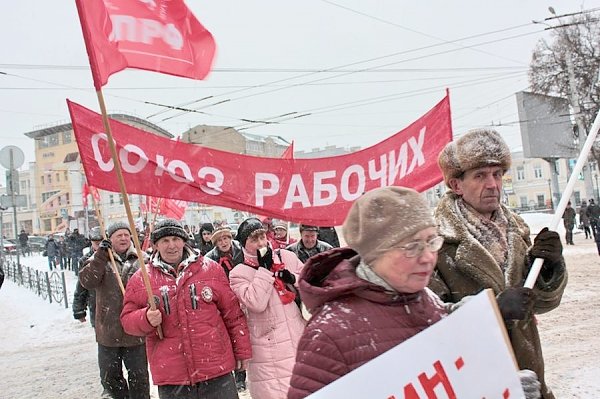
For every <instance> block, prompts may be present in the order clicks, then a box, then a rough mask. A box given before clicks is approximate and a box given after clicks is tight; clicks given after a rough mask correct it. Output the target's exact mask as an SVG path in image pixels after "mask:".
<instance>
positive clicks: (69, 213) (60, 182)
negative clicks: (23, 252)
mask: <svg viewBox="0 0 600 399" xmlns="http://www.w3.org/2000/svg"><path fill="white" fill-rule="evenodd" d="M109 117H110V118H112V119H116V120H119V121H121V122H123V123H127V124H129V125H131V126H135V127H137V128H140V129H142V130H145V131H147V132H149V133H153V134H156V135H159V136H162V137H167V138H173V135H172V134H171V133H169V132H167V131H166V130H164V129H162V128H161V127H159V126H157V125H154V124H153V123H150V122H148V121H146V120H144V119H141V118H138V117H135V116H132V115H127V114H111V115H109ZM25 135H26V136H27V137H29V138H32V139H34V140H35V160H36V162H35V168H34V170H33V176H35V180H34V181H33V183H32V185H33V187H34V192H35V203H36V204H37V209H38V212H39V232H40V233H41V234H49V233H52V232H58V231H64V230H65V229H67V228H75V227H76V228H79V229H81V230H82V231H84V230H85V229H86V227H87V226H88V225H89V222H90V216H91V218H92V219H93V217H94V215H95V212H94V209H93V208H91V205H90V208H91V210H86V209H85V208H84V206H83V195H82V193H83V186H84V183H85V174H84V172H83V168H82V165H81V160H80V158H79V151H78V148H77V142H76V140H75V134H74V132H73V127H72V126H71V124H70V123H64V124H59V125H55V126H51V127H46V128H43V129H39V130H34V131H31V132H28V133H25ZM138 197H139V196H138ZM122 204H123V202H122V198H121V196H120V194H118V193H109V192H101V200H100V203H99V206H100V209H101V211H102V213H103V216H104V217H105V218H107V219H109V220H110V219H114V218H115V216H114V215H118V216H119V219H126V217H127V216H126V215H125V211H124V208H123V205H122ZM133 207H134V204H132V208H133ZM132 210H133V209H132ZM86 216H87V217H86Z"/></svg>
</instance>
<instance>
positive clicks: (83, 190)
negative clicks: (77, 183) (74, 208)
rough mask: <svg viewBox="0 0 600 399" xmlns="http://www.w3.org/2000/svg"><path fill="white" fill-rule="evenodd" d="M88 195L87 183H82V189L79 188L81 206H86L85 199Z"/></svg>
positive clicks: (86, 201)
mask: <svg viewBox="0 0 600 399" xmlns="http://www.w3.org/2000/svg"><path fill="white" fill-rule="evenodd" d="M88 195H90V188H89V187H88V185H87V183H83V189H82V190H81V196H82V197H83V207H84V208H87V206H88V200H87V197H88Z"/></svg>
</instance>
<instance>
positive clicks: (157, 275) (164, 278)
mask: <svg viewBox="0 0 600 399" xmlns="http://www.w3.org/2000/svg"><path fill="white" fill-rule="evenodd" d="M154 261H155V259H154V258H153V259H152V261H151V262H150V263H149V264H148V277H149V279H150V285H151V287H152V293H153V294H154V295H155V296H156V297H157V298H158V299H159V301H160V303H159V305H158V309H159V310H160V311H161V313H162V324H161V327H162V331H163V336H164V337H163V339H159V337H158V335H157V333H156V329H155V328H153V327H152V326H151V325H150V323H149V322H148V320H147V318H146V310H147V308H148V306H147V304H148V296H147V294H146V289H145V286H144V282H143V279H142V275H141V271H138V272H136V274H134V275H133V277H131V279H130V280H129V283H128V284H127V290H126V291H125V299H124V304H123V311H122V312H121V323H122V324H123V328H124V329H125V331H126V332H127V333H129V334H131V335H137V336H146V352H147V354H148V362H149V363H150V371H152V379H153V381H154V383H155V384H156V385H193V384H196V383H198V382H201V381H206V380H210V379H212V378H216V377H219V376H222V375H225V374H227V373H231V371H232V370H233V369H234V368H235V366H236V359H237V360H241V359H250V357H251V356H252V352H251V344H250V340H249V339H248V335H249V333H248V326H247V324H246V318H245V317H244V314H243V313H242V309H241V308H240V304H239V302H238V300H237V298H236V296H235V294H234V293H233V292H232V291H231V288H230V287H229V282H228V281H227V277H226V276H225V272H224V271H223V268H222V267H221V266H220V265H219V264H218V263H217V262H215V261H213V260H212V259H209V258H206V257H202V256H201V255H200V254H199V253H196V252H194V253H193V255H191V256H190V257H188V258H187V259H186V261H184V262H186V265H185V268H184V270H183V271H182V272H181V274H180V275H179V277H178V278H177V279H176V278H175V277H174V276H172V275H171V274H168V273H166V272H164V271H163V270H162V269H161V268H159V267H158V266H156V265H154V263H153V262H154ZM194 293H195V295H193V294H194ZM165 297H168V300H167V301H166V302H165ZM167 309H168V311H167ZM167 313H168V314H167Z"/></svg>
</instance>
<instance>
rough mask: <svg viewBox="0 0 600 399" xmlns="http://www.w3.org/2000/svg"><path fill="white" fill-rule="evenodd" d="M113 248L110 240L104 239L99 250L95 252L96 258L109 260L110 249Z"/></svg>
mask: <svg viewBox="0 0 600 399" xmlns="http://www.w3.org/2000/svg"><path fill="white" fill-rule="evenodd" d="M111 248H112V244H111V242H110V241H109V240H102V241H101V242H100V245H99V246H98V250H97V251H96V253H95V254H94V258H95V259H98V260H101V261H103V262H107V261H108V251H110V249H111Z"/></svg>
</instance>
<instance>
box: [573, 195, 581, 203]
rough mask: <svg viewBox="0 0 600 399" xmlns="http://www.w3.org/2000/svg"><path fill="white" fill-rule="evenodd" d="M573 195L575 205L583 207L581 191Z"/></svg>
mask: <svg viewBox="0 0 600 399" xmlns="http://www.w3.org/2000/svg"><path fill="white" fill-rule="evenodd" d="M573 195H574V196H575V205H577V206H579V205H581V193H580V192H579V191H575V193H573Z"/></svg>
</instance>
